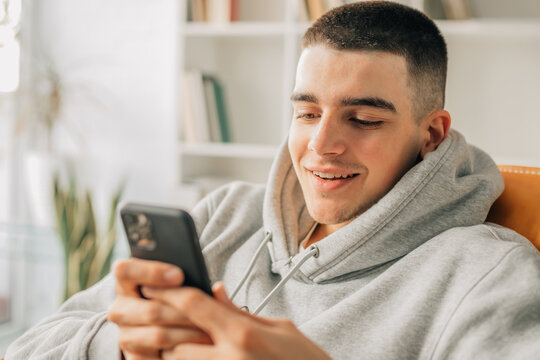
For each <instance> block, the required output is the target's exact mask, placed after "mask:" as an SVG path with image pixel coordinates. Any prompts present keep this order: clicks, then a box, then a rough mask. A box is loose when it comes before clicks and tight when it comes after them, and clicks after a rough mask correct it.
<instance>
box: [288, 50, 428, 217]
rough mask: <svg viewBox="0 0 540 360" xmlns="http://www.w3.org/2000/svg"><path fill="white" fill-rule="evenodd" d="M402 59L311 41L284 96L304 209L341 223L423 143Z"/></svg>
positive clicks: (388, 183)
mask: <svg viewBox="0 0 540 360" xmlns="http://www.w3.org/2000/svg"><path fill="white" fill-rule="evenodd" d="M407 79H408V73H407V68H406V62H405V59H404V58H403V57H401V56H398V55H393V54H390V53H385V52H366V51H339V50H334V49H330V48H328V47H325V46H322V45H321V46H313V47H309V48H307V49H305V50H304V51H303V52H302V55H301V57H300V61H299V63H298V69H297V74H296V85H295V88H294V92H293V95H292V97H291V99H292V102H293V107H294V116H293V121H292V124H291V128H290V133H289V144H288V145H289V151H290V154H291V158H292V161H293V164H294V168H295V171H296V174H297V176H298V180H299V181H300V185H301V187H302V191H303V193H304V197H305V200H306V204H307V208H308V210H309V213H310V215H311V216H312V217H313V218H314V219H315V220H316V221H317V222H319V223H321V224H332V225H345V224H347V223H348V222H350V221H352V220H353V219H354V218H355V217H357V216H358V215H360V214H361V213H363V212H364V211H365V210H366V209H368V208H369V207H371V206H372V205H373V204H374V203H375V202H377V201H378V200H379V199H380V198H381V197H383V196H384V195H385V194H386V193H387V192H388V191H389V190H390V189H391V188H392V187H393V186H394V184H395V183H396V182H397V181H398V180H399V179H400V178H401V176H402V175H403V174H404V173H405V172H406V171H407V170H408V169H410V168H411V167H412V166H414V164H415V162H416V159H417V158H418V154H419V152H420V149H421V147H422V144H421V143H422V141H421V140H422V139H421V132H420V127H419V126H418V124H417V122H416V121H415V120H414V119H413V118H412V111H411V109H412V105H411V100H410V95H409V89H408V87H407Z"/></svg>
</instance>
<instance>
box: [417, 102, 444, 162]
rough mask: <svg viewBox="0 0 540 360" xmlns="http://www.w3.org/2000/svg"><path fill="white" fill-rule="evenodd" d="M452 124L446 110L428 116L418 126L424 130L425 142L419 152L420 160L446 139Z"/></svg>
mask: <svg viewBox="0 0 540 360" xmlns="http://www.w3.org/2000/svg"><path fill="white" fill-rule="evenodd" d="M451 122H452V120H451V118H450V114H449V113H448V111H446V110H437V111H434V112H432V113H431V114H429V115H428V116H427V117H426V118H425V119H424V120H423V121H422V124H421V125H420V126H421V127H422V128H424V133H425V140H424V144H423V145H422V149H421V151H420V156H421V157H422V159H423V158H424V156H426V154H427V153H429V152H432V151H434V150H435V149H437V146H439V144H440V143H441V142H442V141H443V140H444V139H445V138H446V135H448V131H450V123H451Z"/></svg>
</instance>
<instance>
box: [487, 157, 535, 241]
mask: <svg viewBox="0 0 540 360" xmlns="http://www.w3.org/2000/svg"><path fill="white" fill-rule="evenodd" d="M499 170H500V171H501V174H502V176H503V178H504V185H505V188H504V192H503V193H502V195H501V196H500V197H499V198H498V199H497V201H495V203H494V204H493V206H492V207H491V210H490V211H489V214H488V217H487V221H490V222H494V223H496V224H499V225H502V226H505V227H507V228H510V229H512V230H514V231H516V232H518V233H519V234H521V235H523V236H524V237H526V238H527V239H529V241H530V242H532V243H533V245H534V246H536V248H537V249H538V250H540V168H536V167H526V166H512V165H499Z"/></svg>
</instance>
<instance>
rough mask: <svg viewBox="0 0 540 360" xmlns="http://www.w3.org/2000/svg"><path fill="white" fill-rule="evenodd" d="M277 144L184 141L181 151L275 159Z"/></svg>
mask: <svg viewBox="0 0 540 360" xmlns="http://www.w3.org/2000/svg"><path fill="white" fill-rule="evenodd" d="M277 151H278V147H277V146H272V145H252V144H237V143H182V144H180V145H179V152H180V154H182V155H189V156H205V157H226V158H238V159H273V158H274V156H275V155H276V153H277Z"/></svg>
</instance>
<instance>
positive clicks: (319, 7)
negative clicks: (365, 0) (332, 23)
mask: <svg viewBox="0 0 540 360" xmlns="http://www.w3.org/2000/svg"><path fill="white" fill-rule="evenodd" d="M297 1H298V20H299V21H301V22H302V21H315V20H317V19H318V18H319V17H321V16H322V15H323V14H324V13H325V12H327V11H328V10H330V9H333V8H335V7H338V6H341V5H344V4H347V3H350V2H351V1H346V0H297Z"/></svg>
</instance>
